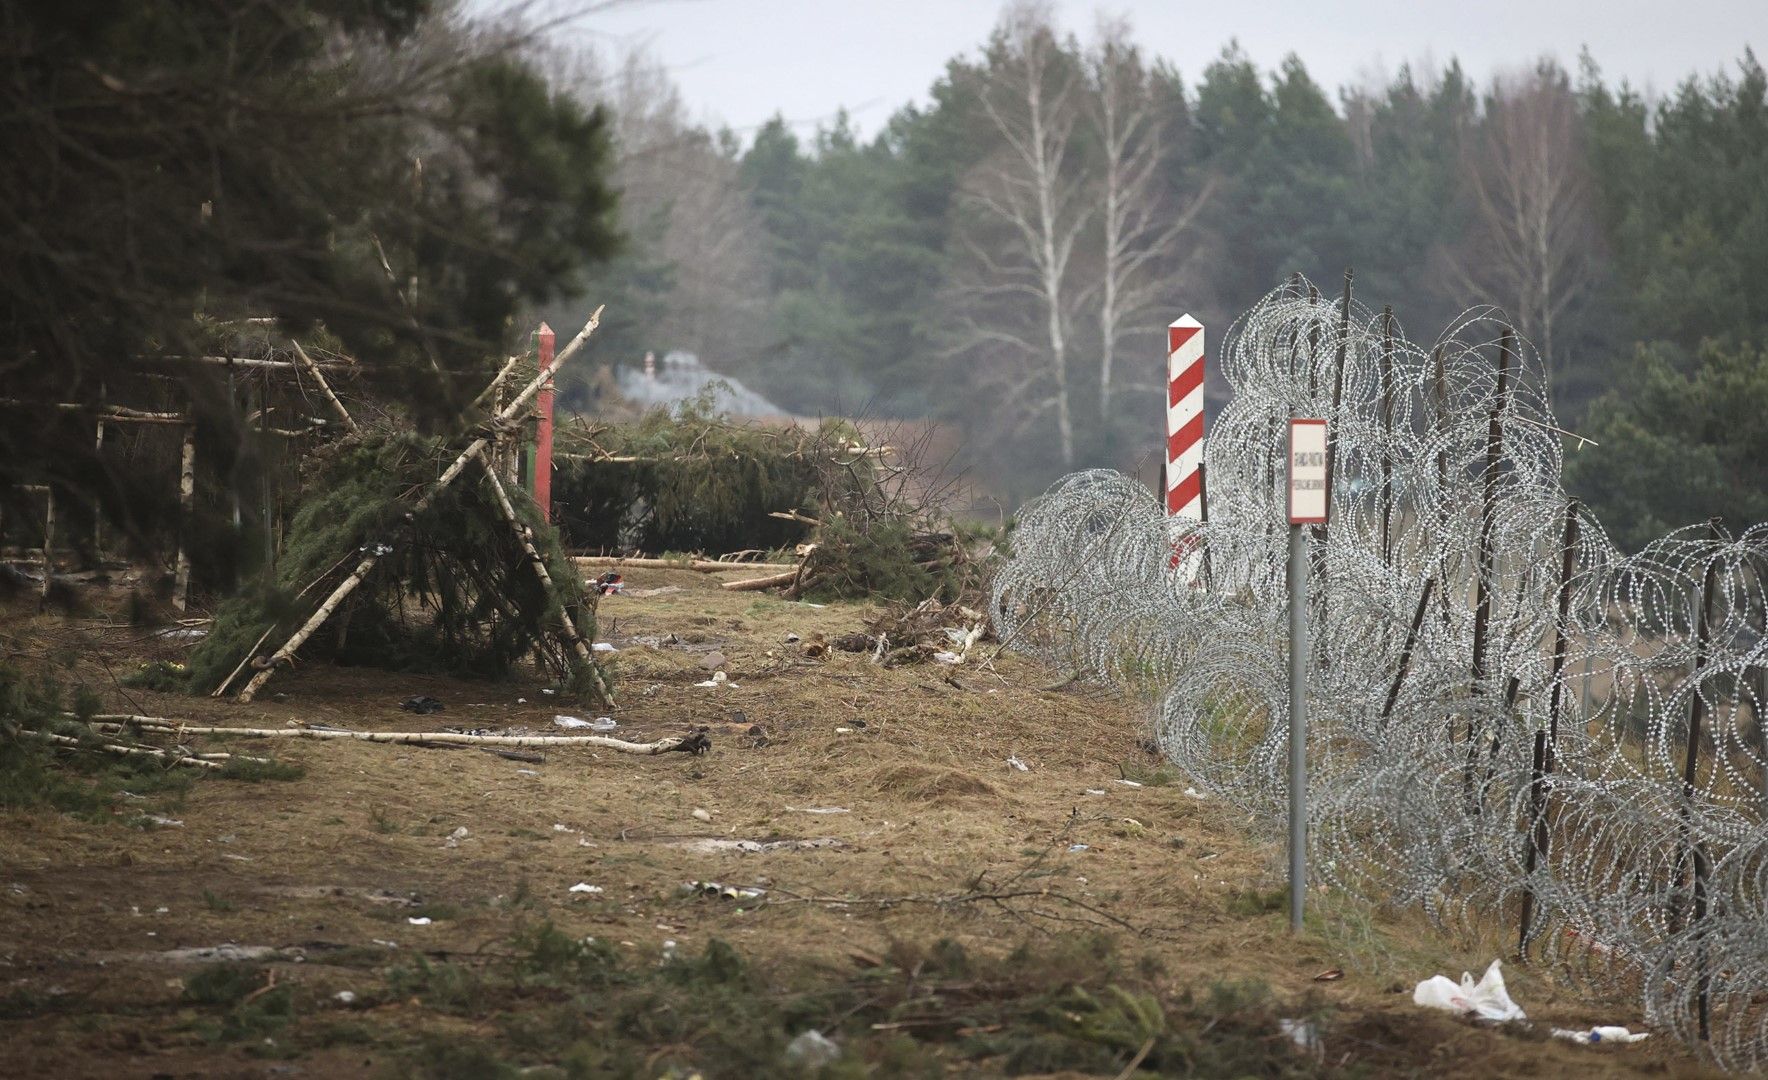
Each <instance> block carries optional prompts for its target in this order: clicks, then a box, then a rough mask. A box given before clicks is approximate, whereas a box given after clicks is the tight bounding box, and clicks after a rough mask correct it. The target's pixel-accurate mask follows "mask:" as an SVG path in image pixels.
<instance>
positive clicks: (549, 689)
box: [540, 687, 558, 697]
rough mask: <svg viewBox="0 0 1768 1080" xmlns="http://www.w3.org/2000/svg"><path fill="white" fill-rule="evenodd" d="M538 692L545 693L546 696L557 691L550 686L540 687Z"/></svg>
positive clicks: (550, 695)
mask: <svg viewBox="0 0 1768 1080" xmlns="http://www.w3.org/2000/svg"><path fill="white" fill-rule="evenodd" d="M540 692H541V693H543V694H545V695H546V696H547V697H552V696H553V695H554V694H556V693H558V691H557V690H554V689H552V688H551V687H542V688H541V690H540Z"/></svg>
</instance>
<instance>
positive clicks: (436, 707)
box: [399, 695, 447, 716]
mask: <svg viewBox="0 0 1768 1080" xmlns="http://www.w3.org/2000/svg"><path fill="white" fill-rule="evenodd" d="M399 707H400V708H401V709H404V710H405V711H406V712H414V713H417V714H418V715H419V716H426V715H428V714H430V713H438V712H441V711H442V710H443V709H445V708H447V706H446V705H444V704H442V703H441V702H440V701H437V700H436V699H435V698H433V697H430V696H428V695H419V696H418V697H409V698H406V699H405V700H404V701H401V702H400V703H399Z"/></svg>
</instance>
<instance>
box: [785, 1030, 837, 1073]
mask: <svg viewBox="0 0 1768 1080" xmlns="http://www.w3.org/2000/svg"><path fill="white" fill-rule="evenodd" d="M840 1056H841V1048H840V1047H839V1046H837V1045H835V1043H834V1041H833V1040H831V1039H829V1038H828V1037H827V1036H825V1035H824V1034H823V1033H822V1032H820V1031H817V1030H816V1029H814V1028H813V1029H811V1030H810V1031H806V1032H805V1033H804V1034H802V1035H800V1036H798V1037H797V1038H796V1039H793V1040H792V1041H791V1042H789V1043H787V1044H786V1061H787V1062H788V1063H790V1064H792V1065H796V1066H798V1067H799V1068H801V1069H820V1068H822V1067H823V1066H824V1065H827V1064H829V1063H830V1062H831V1061H834V1060H836V1059H837V1058H839V1057H840Z"/></svg>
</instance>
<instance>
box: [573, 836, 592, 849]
mask: <svg viewBox="0 0 1768 1080" xmlns="http://www.w3.org/2000/svg"><path fill="white" fill-rule="evenodd" d="M577 846H578V847H595V845H594V844H593V843H591V842H590V840H589V838H588V837H585V836H579V837H578V838H577Z"/></svg>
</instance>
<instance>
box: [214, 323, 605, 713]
mask: <svg viewBox="0 0 1768 1080" xmlns="http://www.w3.org/2000/svg"><path fill="white" fill-rule="evenodd" d="M602 310H603V309H602V308H599V307H598V308H596V309H595V314H593V315H591V316H590V317H589V321H588V322H586V323H584V324H583V329H582V330H579V331H578V332H577V336H576V337H574V338H572V339H571V342H570V344H568V345H566V346H565V347H564V348H563V349H560V350H559V351H558V354H557V355H555V356H554V357H553V362H552V363H550V364H548V365H547V366H546V370H544V371H542V372H541V373H540V374H539V375H537V376H536V377H535V379H534V381H533V382H531V383H529V384H528V386H527V387H526V388H525V389H524V390H523V391H522V392H521V393H520V394H517V395H516V397H515V400H513V401H511V402H510V403H509V404H508V405H506V406H504V408H503V411H501V412H499V413H498V414H497V416H496V418H495V419H494V420H493V423H492V426H493V427H494V428H495V427H498V426H501V425H503V424H507V423H508V422H509V421H510V420H511V419H512V418H513V417H514V416H515V415H516V414H517V413H518V412H520V411H521V410H522V407H523V406H524V405H526V404H527V403H528V400H529V399H530V398H532V397H533V396H534V395H535V394H537V393H539V392H540V388H541V387H542V386H544V385H546V381H547V380H548V379H550V378H552V376H553V372H555V371H557V370H558V369H559V367H560V365H562V364H563V363H564V362H565V361H566V360H568V359H570V357H571V354H572V353H575V352H576V351H577V350H578V349H581V348H582V347H583V343H584V342H586V341H588V340H589V335H591V334H593V333H595V330H596V327H597V326H600V325H601V321H602ZM490 442H491V439H490V436H486V435H481V436H479V437H478V438H476V439H474V440H473V441H472V443H471V444H470V445H469V446H468V447H467V448H466V449H465V450H463V451H461V454H460V456H459V457H457V458H455V459H454V464H452V465H450V466H448V468H447V470H446V471H444V472H443V473H442V475H441V477H440V478H438V479H437V481H436V482H435V483H434V484H431V485H430V488H429V490H428V491H426V492H424V494H423V497H422V498H420V499H419V500H418V501H417V504H416V505H414V506H413V507H412V508H411V509H410V510H409V511H407V513H406V515H405V517H406V520H408V521H409V520H412V519H414V518H416V517H417V516H418V515H419V514H422V513H423V512H424V511H425V510H427V509H429V506H430V504H431V503H432V502H434V501H435V500H436V497H437V496H438V495H440V494H441V493H442V492H443V491H444V490H446V489H447V487H448V485H449V484H452V483H454V480H455V477H457V476H459V475H460V474H461V470H463V469H465V468H466V467H467V465H468V464H469V463H470V462H472V461H473V459H474V458H477V457H478V456H479V455H480V454H483V453H484V452H485V447H486V446H488V445H490ZM384 547H385V545H384V544H376V545H374V546H371V547H370V548H369V549H368V554H367V555H365V556H364V557H363V559H362V561H361V562H360V563H357V564H356V569H355V570H353V571H351V572H350V576H349V577H347V578H345V579H344V580H343V581H342V582H339V584H338V587H337V588H336V589H334V590H332V594H331V595H330V596H328V597H326V598H325V601H324V602H323V603H321V604H320V605H319V607H318V609H317V610H315V611H314V612H313V614H312V616H310V617H309V618H308V619H307V621H306V622H305V623H303V624H302V625H301V628H300V629H299V630H296V631H295V632H294V634H293V636H291V637H290V638H289V639H288V640H287V641H286V642H284V643H283V646H282V648H280V649H278V650H276V652H275V653H273V654H271V656H270V657H269V658H267V659H264V660H254V661H252V666H254V667H256V668H257V669H258V671H257V673H256V674H254V675H253V676H252V678H251V681H249V682H247V683H246V685H245V689H243V690H241V691H240V692H239V700H240V701H250V700H252V698H253V697H255V696H256V695H257V693H258V691H259V690H261V689H263V687H264V684H265V683H267V682H269V681H270V676H271V674H272V673H274V672H275V671H276V669H277V667H278V666H279V665H281V664H285V663H287V662H288V660H289V657H291V656H293V655H294V654H295V650H297V649H299V648H300V647H301V646H302V645H304V644H306V642H307V639H308V638H310V637H312V636H313V633H314V631H316V630H318V629H319V628H320V627H321V626H322V625H324V623H325V620H326V619H328V618H330V617H331V613H332V612H333V611H335V610H337V607H338V605H339V604H341V603H343V602H344V598H345V597H347V596H349V595H350V594H351V593H353V592H355V591H356V587H357V586H358V585H361V584H362V581H363V579H364V578H366V577H368V574H369V571H371V570H373V569H374V567H375V563H377V562H379V561H380V558H381V555H382V554H383V551H382V549H383V548H384ZM389 550H390V549H389Z"/></svg>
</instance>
